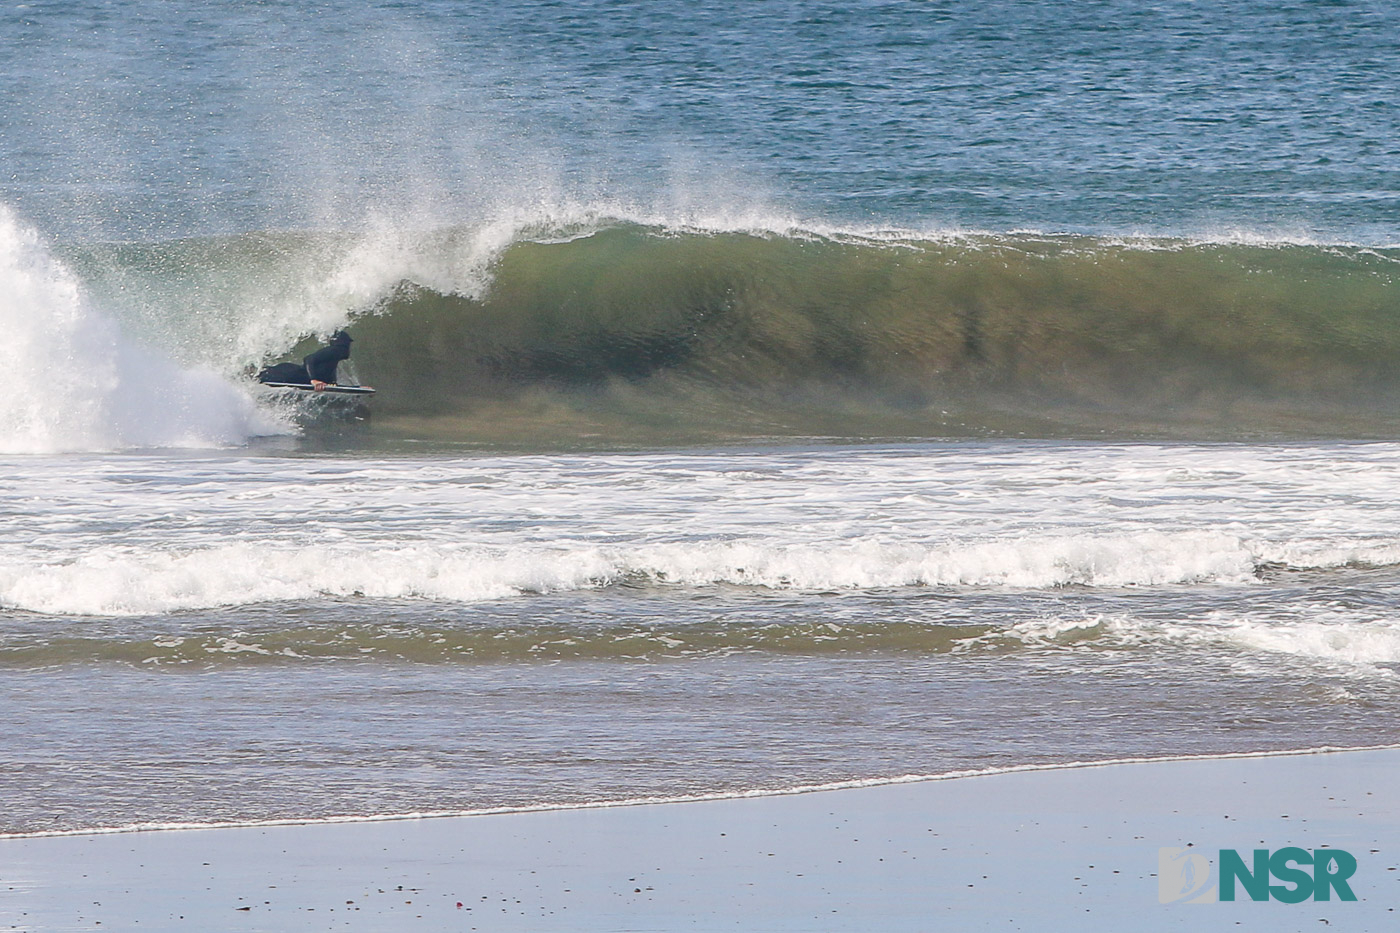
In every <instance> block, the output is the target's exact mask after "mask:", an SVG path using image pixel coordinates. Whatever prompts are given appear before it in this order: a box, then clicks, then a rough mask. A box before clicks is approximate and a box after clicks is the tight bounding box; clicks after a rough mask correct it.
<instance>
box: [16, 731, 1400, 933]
mask: <svg viewBox="0 0 1400 933" xmlns="http://www.w3.org/2000/svg"><path fill="white" fill-rule="evenodd" d="M1397 766H1400V750H1393V749H1386V750H1375V751H1356V752H1338V753H1325V754H1306V755H1286V756H1272V757H1251V758H1226V759H1206V760H1186V761H1162V762H1151V763H1129V764H1114V765H1106V766H1095V767H1079V768H1064V769H1055V770H1044V771H1024V772H1012V773H1005V774H995V775H985V776H978V777H969V778H955V779H947V780H932V781H920V782H915V783H906V784H892V785H880V786H873V787H865V788H857V789H846V790H837V791H825V792H816V793H806V794H796V795H788V796H773V797H754V798H742V799H730V800H714V801H701V802H691V803H675V804H648V805H638V806H625V807H606V808H593V809H577V810H556V811H546V812H527V813H511V814H495V815H482V816H466V817H453V818H435V819H419V820H401V821H390V822H372V823H342V824H312V825H297V826H265V827H249V828H232V829H229V828H221V829H209V830H182V831H159V832H137V833H116V834H107V835H79V836H62V837H44V838H10V839H4V840H0V873H2V875H3V877H0V882H3V883H0V920H2V921H3V929H18V930H29V931H59V930H63V931H68V930H133V929H140V930H207V931H216V930H218V931H222V930H247V931H254V930H257V931H279V930H307V929H322V930H333V929H334V930H342V929H343V930H535V931H548V930H571V931H580V930H610V931H611V930H617V931H622V930H721V929H723V930H745V931H759V930H935V929H940V930H941V929H947V930H1127V929H1133V930H1143V931H1146V930H1177V929H1194V930H1209V929H1240V930H1261V931H1263V930H1267V931H1275V933H1276V931H1282V930H1317V929H1322V928H1323V927H1330V928H1332V929H1343V930H1358V931H1359V930H1382V929H1390V928H1393V924H1394V920H1395V918H1394V911H1395V907H1396V905H1397V904H1398V903H1400V896H1397V895H1400V870H1397V868H1400V858H1397V848H1396V839H1397V830H1400V807H1397V803H1396V798H1395V795H1394V792H1393V784H1394V774H1395V770H1396V767H1397ZM1188 845H1189V846H1191V847H1193V848H1194V849H1196V850H1197V851H1200V852H1202V853H1204V854H1205V855H1206V856H1207V857H1209V858H1210V859H1211V860H1212V861H1214V860H1215V858H1216V855H1217V852H1218V850H1220V849H1238V850H1240V851H1241V852H1242V853H1245V855H1246V858H1248V852H1249V850H1251V849H1253V848H1255V847H1263V848H1268V849H1278V848H1282V847H1285V846H1298V847H1301V848H1305V849H1313V848H1319V847H1323V846H1328V847H1332V848H1339V849H1344V850H1346V851H1349V852H1350V853H1352V854H1353V855H1354V856H1355V857H1356V860H1357V871H1356V874H1355V875H1354V876H1353V877H1352V878H1351V885H1352V889H1353V890H1354V891H1355V893H1356V895H1357V900H1356V901H1354V902H1343V901H1339V900H1333V901H1331V902H1312V901H1305V902H1303V903H1301V904H1296V905H1289V904H1284V903H1279V902H1276V901H1269V902H1264V903H1256V902H1253V901H1251V900H1249V899H1248V898H1247V897H1245V896H1244V895H1243V894H1241V895H1240V899H1239V900H1238V901H1236V902H1234V903H1215V904H1162V903H1160V901H1159V897H1158V887H1157V876H1156V873H1157V866H1158V849H1159V848H1160V847H1165V846H1188Z"/></svg>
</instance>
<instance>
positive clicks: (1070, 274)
mask: <svg viewBox="0 0 1400 933" xmlns="http://www.w3.org/2000/svg"><path fill="white" fill-rule="evenodd" d="M73 261H74V262H75V263H76V264H77V265H78V267H79V268H81V269H83V270H84V272H85V274H86V275H87V276H88V278H89V280H90V281H91V282H92V283H93V285H94V287H95V288H97V289H98V290H99V291H100V292H103V293H105V294H110V295H112V296H117V295H118V294H119V293H120V294H125V295H127V298H126V299H125V300H127V301H128V302H129V301H130V300H131V298H130V296H131V295H132V294H133V293H139V294H145V295H146V299H145V300H146V301H147V304H146V305H144V306H143V310H140V311H139V312H132V313H133V314H134V316H135V317H138V318H141V320H140V322H139V326H140V327H141V328H143V329H145V330H146V331H147V332H149V333H152V334H155V335H157V339H159V340H161V341H164V342H169V343H173V344H175V345H177V346H179V347H181V348H183V352H184V353H185V354H186V355H187V356H188V355H191V354H192V355H193V357H194V358H196V359H197V360H198V362H202V363H206V364H208V363H211V362H213V360H212V359H209V358H208V354H209V353H210V351H211V350H217V351H218V352H219V353H221V354H223V356H224V362H225V364H226V365H227V363H228V361H229V360H234V361H236V362H237V365H238V366H255V365H258V364H260V363H263V362H266V361H267V360H269V359H272V358H276V357H277V356H279V355H284V356H296V355H299V354H300V353H303V352H305V350H306V347H307V346H309V345H310V344H309V343H307V342H305V340H304V339H303V338H308V336H309V335H311V334H314V333H321V334H324V333H325V332H327V331H328V330H330V329H331V328H333V327H335V326H337V325H339V324H342V323H345V322H347V321H348V322H349V323H350V324H351V325H352V327H353V329H354V332H355V335H356V338H357V342H356V344H355V360H354V362H355V364H356V366H357V367H358V372H359V373H360V374H361V375H362V376H363V378H364V381H366V382H369V383H372V384H373V385H375V386H376V387H377V388H378V389H379V390H380V395H379V397H378V398H377V399H376V403H375V408H376V413H377V414H383V415H385V416H388V417H389V418H390V419H391V420H392V419H399V422H398V423H399V424H400V425H401V427H403V429H404V430H408V431H411V432H413V433H415V436H421V437H435V436H441V437H448V438H459V439H460V438H480V439H485V440H489V441H506V442H509V441H511V440H535V441H537V440H539V439H541V438H545V439H552V440H553V441H555V442H559V441H563V442H568V441H570V440H578V439H580V438H588V437H592V438H595V439H602V440H604V441H606V440H608V439H615V440H628V439H630V438H632V437H647V438H654V437H655V436H656V435H658V434H661V435H667V436H679V437H691V436H701V437H704V436H715V435H725V436H744V435H747V436H752V435H779V436H793V435H830V436H848V437H849V436H858V437H861V436H966V435H976V434H987V433H990V434H1037V433H1039V434H1047V435H1055V434H1059V433H1062V432H1064V431H1070V432H1074V433H1088V434H1100V433H1110V434H1122V433H1133V432H1139V431H1146V432H1163V431H1165V432H1168V433H1171V432H1173V431H1175V432H1180V433H1186V434H1190V433H1197V434H1212V433H1215V434H1221V435H1250V434H1257V433H1279V432H1282V433H1288V432H1296V433H1302V434H1309V433H1312V434H1320V435H1327V436H1377V435H1380V434H1385V433H1387V432H1388V431H1390V430H1392V429H1393V428H1395V427H1396V426H1397V424H1400V421H1397V419H1396V417H1395V415H1393V414H1392V411H1393V410H1394V408H1395V403H1396V402H1400V370H1397V366H1396V364H1395V360H1396V359H1400V315H1397V314H1396V313H1395V308H1396V307H1397V306H1400V249H1397V248H1394V247H1390V246H1386V247H1369V246H1358V245H1328V244H1316V243H1306V242H1272V241H1268V240H1265V239H1260V238H1254V237H1248V236H1231V237H1222V238H1216V239H1185V238H1165V237H1137V238H1131V237H1130V238H1122V237H1106V236H1070V235H1046V234H1039V233H948V234H943V233H933V234H925V233H916V232H910V231H878V230H866V231H851V230H844V231H843V230H840V229H835V228H820V227H816V226H815V225H808V226H803V225H800V224H795V223H788V222H780V221H777V220H769V221H757V220H745V221H730V222H724V221H705V222H698V223H694V224H692V223H684V224H677V223H669V222H661V221H657V220H655V219H653V218H634V219H629V218H615V217H610V216H607V215H600V214H597V213H586V212H585V213H583V214H580V215H578V216H576V217H575V216H567V217H564V218H563V219H561V218H549V219H545V220H540V219H526V220H514V221H510V222H500V223H493V224H486V225H483V226H479V227H463V228H457V229H445V230H438V231H434V232H431V233H423V234H412V235H409V234H403V233H384V232H380V233H375V234H366V235H360V236H350V235H344V236H312V235H303V234H277V235H272V234H260V235H243V236H239V237H232V238H227V239H223V240H217V241H215V240H200V241H180V242H175V243H166V244H154V245H145V246H142V245H128V246H121V247H115V246H114V247H104V248H100V249H98V248H92V249H86V250H79V251H77V252H76V253H75V255H74V256H73ZM114 300H117V299H116V298H114ZM201 303H202V304H203V310H202V311H199V313H193V310H192V309H194V310H198V309H200V307H201ZM162 305H165V306H167V310H165V311H162V310H160V307H161V306H162ZM175 306H179V308H180V312H179V313H180V314H184V315H185V319H184V320H175V319H174V317H172V315H176V312H175V311H174V310H173V309H174V308H175ZM153 308H154V309H155V310H153ZM299 339H303V342H301V343H298V340H299ZM201 354H204V356H203V357H201Z"/></svg>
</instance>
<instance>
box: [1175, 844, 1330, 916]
mask: <svg viewBox="0 0 1400 933" xmlns="http://www.w3.org/2000/svg"><path fill="white" fill-rule="evenodd" d="M1354 874H1356V857H1355V856H1353V855H1352V854H1351V853H1350V852H1347V851H1346V850H1345V849H1312V850H1308V849H1300V848H1298V847H1296V846H1289V847H1287V848H1284V849H1275V850H1274V851H1272V852H1270V851H1269V850H1268V849H1255V850H1254V851H1253V853H1252V856H1251V858H1250V860H1249V861H1248V862H1246V861H1245V859H1244V857H1243V856H1241V855H1240V853H1239V851H1238V850H1237V849H1221V850H1220V860H1219V864H1218V865H1212V864H1211V863H1210V859H1208V858H1206V856H1205V855H1204V854H1202V853H1200V852H1197V851H1193V850H1192V849H1189V848H1185V849H1183V848H1177V847H1165V848H1161V849H1158V850H1157V899H1158V900H1159V901H1161V902H1162V903H1163V904H1214V903H1216V902H1217V901H1233V900H1236V898H1237V897H1238V894H1239V892H1240V891H1243V892H1244V893H1245V894H1246V895H1247V896H1248V897H1249V899H1250V900H1252V901H1267V900H1270V899H1272V900H1276V901H1281V902H1283V903H1285V904H1301V903H1302V902H1303V901H1306V900H1309V899H1311V900H1314V901H1331V900H1332V899H1333V897H1334V896H1335V898H1336V899H1337V900H1339V901H1354V900H1356V894H1355V893H1354V892H1353V891H1352V890H1351V885H1350V884H1348V880H1349V879H1350V878H1351V876H1352V875H1354Z"/></svg>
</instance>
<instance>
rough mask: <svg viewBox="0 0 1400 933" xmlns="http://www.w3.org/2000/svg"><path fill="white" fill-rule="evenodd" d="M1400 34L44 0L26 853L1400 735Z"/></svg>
mask: <svg viewBox="0 0 1400 933" xmlns="http://www.w3.org/2000/svg"><path fill="white" fill-rule="evenodd" d="M1397 47H1400V13H1397V12H1396V11H1394V10H1393V9H1392V8H1391V7H1390V6H1389V5H1387V4H1382V3H1371V2H1344V0H1339V2H1329V3H1321V2H1306V3H1305V2H1297V3H1289V4H1273V5H1271V6H1270V7H1269V8H1268V9H1267V10H1264V9H1259V8H1254V7H1249V8H1246V7H1244V6H1240V5H1235V6H1220V5H1213V6H1212V5H1205V6H1203V5H1200V4H1195V3H1188V2H1165V3H1159V4H1155V5H1144V4H1128V3H1124V2H1120V0H1104V2H1093V3H1081V4H1073V5H1068V6H1067V5H1065V4H1061V3H1052V2H1019V3H1001V2H992V0H988V2H979V3H951V2H949V3H940V2H857V3H843V4H839V5H838V4H831V3H822V2H778V0H774V2H765V3H762V4H749V5H746V6H740V7H720V6H715V5H709V4H696V3H673V2H669V0H662V2H654V3H647V4H617V3H609V2H602V0H597V2H574V3H569V4H561V3H554V2H545V0H534V2H522V3H514V4H505V5H501V4H477V3H445V2H434V0H416V2H414V0H409V2H395V3H370V4H363V3H339V2H329V3H325V4H320V5H318V6H316V7H315V8H314V9H312V8H307V7H305V6H304V5H301V4H290V3H278V2H258V3H253V2H246V3H230V4H220V5H218V6H217V7H210V6H208V5H200V4H187V3H182V2H170V3H161V4H150V3H138V2H119V0H110V2H95V0H83V2H77V3H62V4H59V3H43V2H33V3H27V4H11V5H8V6H6V7H4V8H3V9H0V50H3V55H4V60H5V61H6V62H7V63H8V64H7V67H6V68H5V69H3V73H0V166H3V167H4V171H3V172H0V323H2V324H3V332H4V334H5V337H4V340H3V341H0V476H3V477H4V479H0V513H3V515H4V517H5V521H4V522H3V523H2V524H0V695H2V696H3V700H0V703H3V707H0V708H3V709H4V711H5V718H6V720H7V722H8V723H9V724H10V726H9V728H8V730H7V737H6V739H5V740H4V742H2V743H0V791H3V793H4V796H5V799H6V807H5V808H4V811H3V816H0V834H16V833H18V834H29V833H46V832H67V831H81V830H93V829H111V828H121V827H132V826H176V825H186V824H207V823H247V822H258V821H267V820H311V819H330V818H360V817H376V816H395V815H404V814H414V813H446V812H469V811H474V810H481V809H488V808H497V807H534V806H554V805H574V804H583V803H591V802H617V801H626V800H635V799H640V798H679V797H688V796H695V795H713V794H743V793H754V792H777V791H783V790H790V789H793V788H801V787H810V786H816V785H833V784H838V785H839V784H842V783H849V782H856V783H860V782H869V781H880V780H893V779H899V778H902V777H907V776H910V775H935V774H946V773H951V772H961V771H976V770H987V769H1002V768H1014V767H1022V766H1028V765H1040V764H1054V763H1063V762H1071V761H1098V760H1111V759H1119V758H1138V757H1160V756H1174V755H1213V754H1228V753H1241V752H1255V751H1270V750H1289V749H1304V748H1319V747H1360V746H1374V745H1389V744H1395V743H1396V742H1397V741H1400V735H1397V731H1396V728H1395V725H1394V724H1395V722H1396V721H1397V717H1396V713H1397V711H1400V681H1398V680H1397V674H1400V610H1398V609H1397V607H1400V599H1398V598H1400V534H1397V532H1396V530H1395V529H1396V528H1397V526H1398V525H1400V523H1398V522H1397V520H1398V519H1400V505H1397V503H1396V501H1395V497H1394V495H1393V490H1394V489H1395V488H1396V485H1397V481H1400V443H1397V442H1396V441H1395V437H1396V434H1397V431H1400V417H1398V416H1397V414H1396V413H1397V411H1400V366H1397V362H1396V361H1397V359H1400V352H1398V351H1400V221H1397V219H1396V218H1397V217H1400V203H1397V202H1398V201H1400V144H1398V143H1396V140H1397V139H1400V104H1397V103H1396V102H1397V101H1400V80H1397V79H1396V77H1395V74H1394V69H1393V67H1391V65H1392V63H1393V61H1394V60H1395V57H1396V53H1397V51H1400V48H1397ZM342 326H347V327H349V329H350V330H351V332H352V333H353V334H354V335H355V338H356V342H355V345H354V356H353V358H352V360H351V365H349V366H348V367H347V369H349V372H348V373H347V375H349V377H350V378H351V379H352V380H362V381H363V382H365V383H369V384H373V385H374V386H376V387H377V389H378V390H379V392H378V395H377V396H376V397H375V398H374V400H373V401H372V402H371V403H370V415H369V417H368V420H363V419H361V418H359V417H356V416H352V415H351V413H347V411H346V410H343V409H338V408H337V407H336V406H334V405H326V404H320V403H316V402H314V400H313V401H308V400H305V399H302V400H297V399H288V398H285V397H281V396H278V395H277V394H276V393H270V392H267V391H265V390H260V389H259V388H258V387H256V386H255V385H254V384H253V382H252V379H251V373H252V372H255V371H256V369H257V368H258V367H260V366H262V365H264V364H266V363H268V362H272V361H276V360H279V359H292V358H298V357H300V356H301V355H302V354H304V353H306V352H307V351H308V349H309V348H310V347H312V346H314V345H315V342H316V341H317V340H318V339H319V338H321V337H323V336H324V335H325V334H327V333H328V332H329V331H331V330H333V329H335V328H337V327H342Z"/></svg>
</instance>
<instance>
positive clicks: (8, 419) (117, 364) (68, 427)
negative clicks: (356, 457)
mask: <svg viewBox="0 0 1400 933" xmlns="http://www.w3.org/2000/svg"><path fill="white" fill-rule="evenodd" d="M0 293H2V294H4V296H5V298H4V299H3V301H0V329H3V331H4V333H5V340H4V341H0V372H3V373H4V376H3V379H4V383H3V387H0V451H3V452H5V453H52V452H56V451H73V450H112V449H120V448H133V447H219V446H228V445H234V444H241V443H243V442H245V441H247V440H248V438H249V437H251V436H253V435H255V434H270V433H278V432H284V431H285V430H286V429H285V427H284V426H281V425H278V424H276V423H274V422H273V421H271V420H270V419H269V418H268V417H267V416H265V415H263V414H262V413H261V412H259V411H258V410H257V408H256V406H255V405H254V403H253V400H252V399H251V397H250V396H249V395H248V394H247V393H246V392H244V391H242V390H240V389H239V388H238V387H236V386H234V385H233V384H231V383H229V382H227V381H225V380H223V379H221V378H220V377H219V376H218V375H216V374H215V373H214V372H212V371H210V370H207V369H202V368H201V369H182V368H180V367H179V366H177V365H175V364H174V363H173V362H172V361H171V360H169V359H168V358H166V357H164V356H162V355H160V354H159V353H158V352H156V351H154V350H151V349H148V348H146V347H143V346H140V345H138V344H136V343H134V342H132V341H130V340H128V339H127V338H126V337H125V336H124V335H123V333H122V330H121V328H120V327H119V326H118V325H117V324H116V322H115V321H113V320H112V319H111V318H110V317H108V316H107V315H105V314H103V313H102V311H101V310H100V309H98V308H96V307H94V306H93V304H92V302H91V301H90V300H89V299H88V297H87V295H86V294H85V292H84V289H83V287H82V286H81V284H80V283H79V282H78V280H77V278H76V277H75V276H74V275H73V273H72V272H71V271H70V270H69V269H68V268H67V267H66V266H64V265H63V264H62V263H60V262H59V261H58V260H57V259H55V258H54V257H53V255H52V254H51V253H50V251H49V250H48V248H47V247H46V246H45V244H44V243H43V242H42V241H41V239H40V238H39V235H38V234H37V233H36V232H35V231H34V230H33V229H32V228H30V227H28V226H26V225H25V224H23V223H22V222H21V221H20V220H19V219H18V218H16V217H15V216H14V214H13V212H12V211H10V210H9V208H8V207H5V206H4V205H0Z"/></svg>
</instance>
